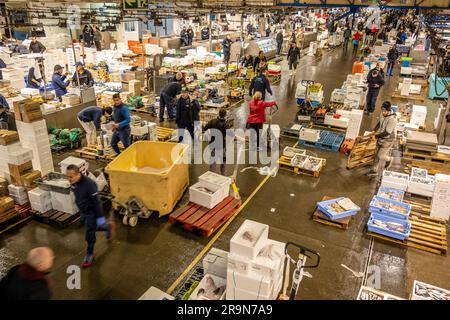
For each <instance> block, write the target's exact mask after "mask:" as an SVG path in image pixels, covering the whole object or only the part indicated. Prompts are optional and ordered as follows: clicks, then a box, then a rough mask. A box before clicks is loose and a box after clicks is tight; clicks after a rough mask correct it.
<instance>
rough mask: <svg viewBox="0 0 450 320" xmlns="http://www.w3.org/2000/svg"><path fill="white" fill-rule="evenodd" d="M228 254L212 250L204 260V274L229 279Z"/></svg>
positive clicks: (215, 249)
mask: <svg viewBox="0 0 450 320" xmlns="http://www.w3.org/2000/svg"><path fill="white" fill-rule="evenodd" d="M227 265H228V252H226V251H224V250H220V249H217V248H212V249H211V250H210V251H209V252H208V254H207V255H206V256H205V257H204V258H203V270H204V271H203V273H205V274H212V275H215V276H218V277H221V278H226V277H227Z"/></svg>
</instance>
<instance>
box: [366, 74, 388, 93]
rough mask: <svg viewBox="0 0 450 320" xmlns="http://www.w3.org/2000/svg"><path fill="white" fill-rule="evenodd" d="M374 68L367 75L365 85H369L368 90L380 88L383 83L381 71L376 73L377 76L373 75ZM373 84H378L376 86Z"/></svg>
mask: <svg viewBox="0 0 450 320" xmlns="http://www.w3.org/2000/svg"><path fill="white" fill-rule="evenodd" d="M373 71H374V69H372V70H370V72H369V74H368V75H367V85H368V87H369V90H380V88H381V87H382V86H383V85H384V79H383V77H382V76H381V72H379V73H378V76H377V77H374V76H373ZM375 85H378V87H376V86H375Z"/></svg>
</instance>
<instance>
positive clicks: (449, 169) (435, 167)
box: [406, 160, 450, 175]
mask: <svg viewBox="0 0 450 320" xmlns="http://www.w3.org/2000/svg"><path fill="white" fill-rule="evenodd" d="M412 167H417V168H422V169H426V170H428V173H429V174H431V175H435V174H436V173H443V174H450V166H448V165H446V164H443V163H439V162H431V161H424V160H413V161H411V163H408V164H407V165H406V169H407V173H410V171H411V168H412Z"/></svg>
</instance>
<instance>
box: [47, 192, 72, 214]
mask: <svg viewBox="0 0 450 320" xmlns="http://www.w3.org/2000/svg"><path fill="white" fill-rule="evenodd" d="M50 196H51V199H52V208H53V209H54V210H58V211H61V212H65V213H69V214H75V213H77V212H78V208H77V205H76V204H75V195H74V194H73V192H70V193H69V194H65V193H60V192H55V191H50Z"/></svg>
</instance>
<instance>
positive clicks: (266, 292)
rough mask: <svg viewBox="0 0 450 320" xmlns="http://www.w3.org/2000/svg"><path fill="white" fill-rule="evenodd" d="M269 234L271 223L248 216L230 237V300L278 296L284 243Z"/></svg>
mask: <svg viewBox="0 0 450 320" xmlns="http://www.w3.org/2000/svg"><path fill="white" fill-rule="evenodd" d="M268 235H269V226H268V225H265V224H262V223H258V222H255V221H251V220H245V221H244V223H243V224H242V225H241V227H240V228H239V230H238V231H237V232H236V234H235V235H234V236H233V238H231V241H230V253H229V255H228V270H227V296H226V297H227V300H274V299H276V298H277V297H278V294H279V293H280V291H281V289H282V285H283V283H282V282H283V269H284V259H285V255H284V249H285V244H284V243H281V242H278V241H274V240H271V239H269V238H268ZM268 251H270V253H268Z"/></svg>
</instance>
